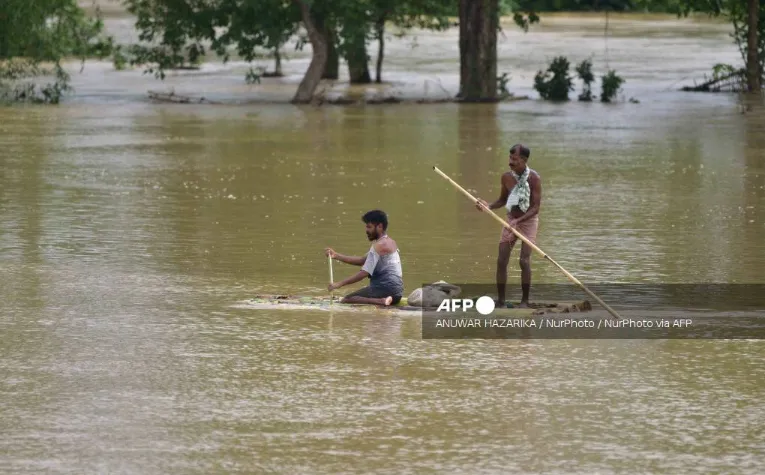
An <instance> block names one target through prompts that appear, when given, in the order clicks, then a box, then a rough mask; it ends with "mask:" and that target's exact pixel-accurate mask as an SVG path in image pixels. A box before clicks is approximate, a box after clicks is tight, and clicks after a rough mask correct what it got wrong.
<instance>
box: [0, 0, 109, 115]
mask: <svg viewBox="0 0 765 475" xmlns="http://www.w3.org/2000/svg"><path fill="white" fill-rule="evenodd" d="M102 27H103V25H102V23H101V20H100V19H99V18H98V17H96V18H89V17H88V16H87V15H86V13H85V11H84V10H82V9H81V8H80V7H79V6H78V5H77V0H35V1H29V0H4V1H3V2H2V3H0V101H2V102H8V101H27V102H43V103H53V104H55V103H58V102H59V100H60V99H61V96H62V95H63V94H64V93H65V92H66V91H68V90H70V89H71V88H70V86H69V75H68V74H67V72H66V71H65V70H64V68H63V66H62V65H61V62H62V61H63V60H64V59H66V58H67V57H79V58H81V59H83V60H84V58H85V57H87V56H91V55H96V56H103V55H106V54H108V52H107V50H108V44H109V43H108V42H107V41H105V40H104V39H102V38H99V35H100V33H101V31H102ZM41 77H49V78H52V79H53V82H49V83H47V84H44V85H40V84H37V83H36V79H39V78H41Z"/></svg>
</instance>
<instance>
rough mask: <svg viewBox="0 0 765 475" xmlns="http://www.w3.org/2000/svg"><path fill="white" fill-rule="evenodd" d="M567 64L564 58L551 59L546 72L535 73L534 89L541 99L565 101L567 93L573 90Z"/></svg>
mask: <svg viewBox="0 0 765 475" xmlns="http://www.w3.org/2000/svg"><path fill="white" fill-rule="evenodd" d="M568 69H569V62H568V59H566V57H565V56H558V57H557V58H555V59H553V61H552V62H551V63H550V66H548V67H547V71H545V72H544V73H543V72H542V71H539V72H537V74H536V76H534V89H536V90H537V92H538V93H539V95H540V96H542V99H545V100H550V101H567V100H568V93H569V91H573V90H574V84H573V80H572V78H571V76H569V74H568Z"/></svg>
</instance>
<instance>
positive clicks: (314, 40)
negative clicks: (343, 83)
mask: <svg viewBox="0 0 765 475" xmlns="http://www.w3.org/2000/svg"><path fill="white" fill-rule="evenodd" d="M293 1H294V2H295V3H296V4H297V6H298V7H299V8H300V14H301V17H302V20H303V25H304V26H305V29H306V31H307V32H308V39H309V40H310V41H311V49H312V50H313V53H312V55H311V64H310V65H308V70H307V71H306V72H305V75H304V76H303V80H302V81H300V85H299V86H298V90H297V92H295V97H293V98H292V103H293V104H308V103H310V102H311V100H312V99H313V94H314V92H315V91H316V88H317V87H318V86H319V83H320V82H321V76H322V75H323V74H324V67H325V66H326V64H327V39H326V38H325V36H324V34H323V32H321V31H320V30H319V29H317V28H316V25H314V23H313V19H312V18H311V8H310V7H309V6H308V4H307V3H306V1H305V0H293Z"/></svg>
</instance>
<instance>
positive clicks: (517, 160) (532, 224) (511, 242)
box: [476, 144, 542, 307]
mask: <svg viewBox="0 0 765 475" xmlns="http://www.w3.org/2000/svg"><path fill="white" fill-rule="evenodd" d="M530 155H531V151H530V150H529V149H528V147H526V146H524V145H521V144H516V145H513V146H512V148H510V161H509V165H510V171H509V172H507V173H505V174H503V175H502V179H501V189H500V194H499V198H498V199H497V201H495V202H493V203H491V204H489V203H487V202H486V201H484V200H480V201H481V203H483V204H484V205H485V206H487V207H488V208H489V209H497V208H501V207H503V206H504V207H505V208H507V222H508V224H509V225H510V226H511V227H513V228H514V229H515V230H516V231H518V232H520V233H521V234H522V235H523V236H524V237H526V238H527V239H528V240H529V241H531V242H533V243H534V244H536V238H537V229H538V226H539V207H540V205H541V203H542V178H541V177H540V176H539V174H538V173H537V172H535V171H534V170H532V169H531V168H529V167H528V166H527V165H526V162H528V160H529V156H530ZM476 208H478V209H479V210H483V208H482V207H481V206H479V205H478V204H476ZM517 240H518V236H516V235H515V234H514V233H513V232H511V231H510V230H508V229H507V228H504V227H503V228H502V236H501V237H500V240H499V255H498V257H497V294H498V295H497V297H498V298H497V306H498V307H504V306H505V284H506V283H507V264H508V262H509V261H510V253H511V251H512V250H513V246H515V243H516V241H517ZM518 264H520V267H521V291H522V297H521V305H520V306H521V307H527V306H528V304H529V290H530V289H531V247H530V246H528V245H527V244H526V243H522V245H521V257H520V259H519V261H518Z"/></svg>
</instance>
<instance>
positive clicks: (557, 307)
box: [244, 294, 592, 317]
mask: <svg viewBox="0 0 765 475" xmlns="http://www.w3.org/2000/svg"><path fill="white" fill-rule="evenodd" d="M471 300H475V299H471ZM518 303H519V302H512V301H511V302H507V306H508V307H509V308H495V309H494V311H493V312H492V313H491V315H492V316H500V317H527V316H533V315H545V314H551V313H574V312H588V311H590V310H592V304H591V303H590V302H589V301H588V300H581V301H560V302H559V301H544V302H534V301H532V302H530V303H529V307H528V308H518ZM244 306H245V307H247V308H256V309H273V310H319V311H356V312H358V311H369V310H371V311H385V312H392V313H397V314H405V315H421V314H422V313H423V312H435V311H436V307H432V308H422V307H415V306H411V305H409V302H408V301H407V298H406V297H404V298H402V299H401V300H400V301H399V302H398V303H397V304H396V305H390V306H388V307H386V306H383V305H361V304H341V303H340V298H337V297H336V298H335V299H334V301H331V300H330V297H328V296H297V295H278V294H277V295H256V296H254V297H252V298H250V299H247V300H245V301H244ZM468 312H469V313H471V314H476V315H477V312H476V310H475V308H473V309H471V310H469V311H468Z"/></svg>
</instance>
